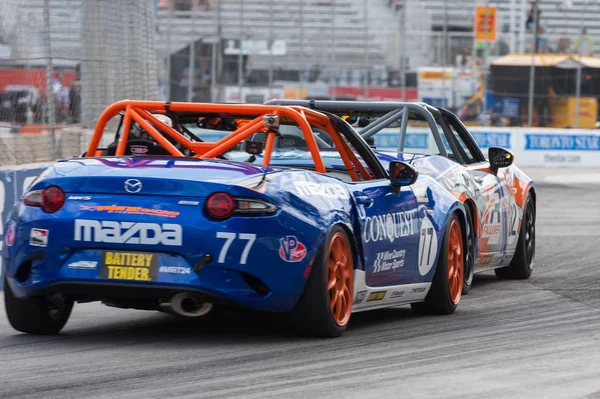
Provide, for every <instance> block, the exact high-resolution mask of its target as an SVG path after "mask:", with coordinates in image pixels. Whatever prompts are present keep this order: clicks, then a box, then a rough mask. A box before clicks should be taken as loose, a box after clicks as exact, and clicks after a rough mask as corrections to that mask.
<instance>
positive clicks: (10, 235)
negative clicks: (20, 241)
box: [4, 220, 17, 247]
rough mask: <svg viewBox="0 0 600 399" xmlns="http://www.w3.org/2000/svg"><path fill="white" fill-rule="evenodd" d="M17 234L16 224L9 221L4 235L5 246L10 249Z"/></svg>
mask: <svg viewBox="0 0 600 399" xmlns="http://www.w3.org/2000/svg"><path fill="white" fill-rule="evenodd" d="M16 234H17V222H15V221H14V220H11V221H10V222H8V227H7V228H6V233H4V242H5V243H6V245H7V246H9V247H12V246H13V244H14V243H15V235H16Z"/></svg>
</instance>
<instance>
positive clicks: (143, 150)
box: [129, 145, 148, 155]
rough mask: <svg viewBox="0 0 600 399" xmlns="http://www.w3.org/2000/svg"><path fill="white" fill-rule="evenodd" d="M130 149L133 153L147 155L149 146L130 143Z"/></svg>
mask: <svg viewBox="0 0 600 399" xmlns="http://www.w3.org/2000/svg"><path fill="white" fill-rule="evenodd" d="M129 149H130V151H131V154H132V155H145V154H147V153H148V147H147V146H145V145H130V146H129Z"/></svg>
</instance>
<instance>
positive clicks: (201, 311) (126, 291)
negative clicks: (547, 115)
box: [3, 101, 507, 336]
mask: <svg viewBox="0 0 600 399" xmlns="http://www.w3.org/2000/svg"><path fill="white" fill-rule="evenodd" d="M111 120H116V122H117V125H118V128H117V131H116V133H114V140H113V141H112V142H108V143H106V142H104V144H106V146H104V147H102V144H103V139H106V137H105V136H107V134H106V130H107V123H108V122H109V121H111ZM108 141H110V139H109V140H108ZM494 163H496V164H497V165H496V166H497V167H503V166H506V165H507V163H506V160H502V159H498V160H492V164H493V165H494ZM467 223H468V222H467V211H466V208H465V205H464V204H463V203H462V202H461V201H460V200H459V199H457V198H456V196H455V195H453V194H452V193H451V192H450V191H449V190H448V189H447V188H445V187H444V186H443V185H442V184H440V183H439V182H438V181H436V179H434V178H432V177H431V176H427V175H424V174H421V175H419V173H418V172H417V171H416V170H415V168H413V167H412V166H411V165H410V163H409V162H407V161H399V160H389V161H382V160H380V159H378V157H377V156H376V155H375V153H374V152H373V150H372V149H371V148H370V146H369V144H368V143H367V141H366V140H365V139H364V138H362V137H361V136H360V135H359V134H358V133H357V132H356V131H355V130H354V129H353V128H352V127H351V126H350V124H348V123H347V122H346V121H344V120H343V119H342V118H341V117H339V116H337V115H335V114H333V113H328V112H318V111H315V110H311V109H309V108H308V107H299V106H277V105H251V104H227V105H225V104H194V103H164V102H147V101H122V102H118V103H115V104H113V105H111V106H109V107H108V108H107V109H106V110H105V111H104V112H103V114H102V115H101V116H100V118H99V121H98V124H97V126H96V129H95V132H94V136H93V138H92V140H91V142H90V144H89V147H88V149H87V151H86V153H84V154H83V155H82V156H81V157H78V158H72V159H68V160H60V161H57V162H56V163H54V164H53V165H52V166H50V167H49V168H47V169H46V170H45V171H44V172H43V173H42V174H41V175H40V176H39V177H38V178H37V180H36V181H35V182H34V183H32V185H31V186H30V187H29V189H28V190H27V192H26V193H25V194H24V195H23V197H22V198H21V199H20V200H19V201H18V203H17V204H15V207H14V209H13V211H12V213H11V214H10V216H9V218H8V220H7V221H6V224H5V231H6V234H5V247H4V251H3V257H4V264H5V265H6V269H5V273H4V291H5V295H4V299H5V305H6V311H7V315H8V320H9V322H10V323H11V325H12V326H13V328H15V329H16V330H18V331H22V332H26V333H31V334H54V333H58V332H59V331H60V330H61V329H62V328H63V327H64V325H65V324H66V322H67V320H68V318H69V316H70V314H71V310H72V308H73V304H74V303H75V302H90V301H102V302H103V303H105V304H106V305H109V306H116V307H123V308H135V309H145V310H161V311H165V312H169V313H172V314H175V315H179V316H185V317H202V316H205V315H207V314H208V313H209V312H211V311H212V310H213V308H214V307H216V306H217V307H219V306H220V307H241V308H247V309H254V310H259V311H269V312H285V313H289V317H290V321H291V323H292V324H293V325H294V326H295V327H296V328H297V329H299V330H301V331H303V332H306V333H309V334H312V335H316V336H339V335H341V334H342V333H343V332H344V331H345V329H346V327H347V325H348V322H349V320H350V317H351V314H352V313H353V312H359V311H365V310H371V309H377V308H383V307H387V306H396V305H404V304H411V306H412V307H413V309H414V310H415V311H417V312H427V313H438V314H449V313H452V312H454V310H455V309H456V307H457V305H458V303H459V302H460V299H461V295H462V288H463V280H464V269H465V261H466V257H467V251H466V250H465V248H466V242H467Z"/></svg>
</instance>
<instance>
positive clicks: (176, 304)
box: [161, 292, 213, 317]
mask: <svg viewBox="0 0 600 399" xmlns="http://www.w3.org/2000/svg"><path fill="white" fill-rule="evenodd" d="M161 307H163V309H164V310H166V311H168V312H169V313H174V314H176V315H179V316H184V317H202V316H205V315H207V314H208V313H209V312H210V311H211V310H212V308H213V304H212V303H210V302H206V301H204V300H203V299H202V297H200V296H199V295H195V294H191V293H189V292H179V293H177V294H175V295H173V297H172V298H171V301H170V302H166V303H164V304H161Z"/></svg>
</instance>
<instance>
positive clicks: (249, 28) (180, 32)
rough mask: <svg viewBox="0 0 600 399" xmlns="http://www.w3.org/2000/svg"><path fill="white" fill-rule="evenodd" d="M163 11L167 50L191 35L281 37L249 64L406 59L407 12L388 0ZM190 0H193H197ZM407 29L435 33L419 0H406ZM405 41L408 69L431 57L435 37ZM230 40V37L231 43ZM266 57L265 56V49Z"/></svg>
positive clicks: (264, 1)
mask: <svg viewBox="0 0 600 399" xmlns="http://www.w3.org/2000/svg"><path fill="white" fill-rule="evenodd" d="M176 3H177V1H170V2H169V1H166V2H162V4H161V6H160V7H159V9H158V13H157V15H158V18H157V25H158V32H159V39H158V50H159V54H160V55H163V56H166V55H167V54H169V53H173V52H174V51H177V50H178V49H181V48H183V47H186V46H188V45H189V43H190V41H192V40H202V41H204V42H208V43H211V42H214V41H219V40H225V41H230V40H231V41H236V42H235V44H234V45H235V46H237V47H239V46H240V45H239V40H240V39H241V40H242V41H246V42H256V41H264V40H278V41H280V42H283V44H284V48H283V49H281V50H283V51H284V53H283V54H282V53H281V52H279V53H275V54H274V55H273V58H269V57H268V56H262V57H252V59H251V62H250V65H249V67H250V68H255V69H264V68H267V67H268V64H269V63H271V62H273V63H275V64H276V66H277V68H280V69H286V70H294V69H295V70H298V69H309V68H311V67H313V66H315V65H320V66H322V65H325V66H326V68H325V70H326V71H327V70H330V71H331V70H337V71H339V70H341V69H345V70H364V69H372V68H380V69H395V70H398V69H399V66H400V60H401V56H400V54H401V48H402V42H401V37H400V10H394V9H392V8H391V7H389V5H388V3H387V2H386V1H384V0H375V1H373V0H371V1H369V2H368V7H365V2H364V1H363V0H335V1H332V0H243V1H240V0H220V1H216V0H213V1H212V2H211V3H210V5H211V6H210V8H209V9H206V8H201V9H198V7H191V8H190V9H184V10H182V9H181V8H177V7H175V6H174V7H171V8H170V7H169V4H171V5H175V4H176ZM190 3H191V2H190ZM404 5H405V6H406V8H405V9H406V17H405V20H406V21H407V22H406V26H407V30H411V29H412V30H417V29H422V30H424V31H428V30H430V28H431V21H430V19H429V18H428V13H427V11H426V10H425V9H424V8H423V6H422V5H421V4H420V1H418V0H406V1H405V2H404ZM414 39H415V40H407V41H406V43H405V46H406V51H405V53H406V54H407V58H406V62H407V63H408V67H409V68H412V69H416V68H417V67H418V65H423V64H427V63H428V62H430V59H431V55H430V53H429V52H428V51H427V49H428V48H429V47H430V46H429V43H428V42H429V41H430V38H427V37H422V38H421V37H420V38H414ZM226 43H227V42H226ZM263 55H265V54H264V53H263Z"/></svg>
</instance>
